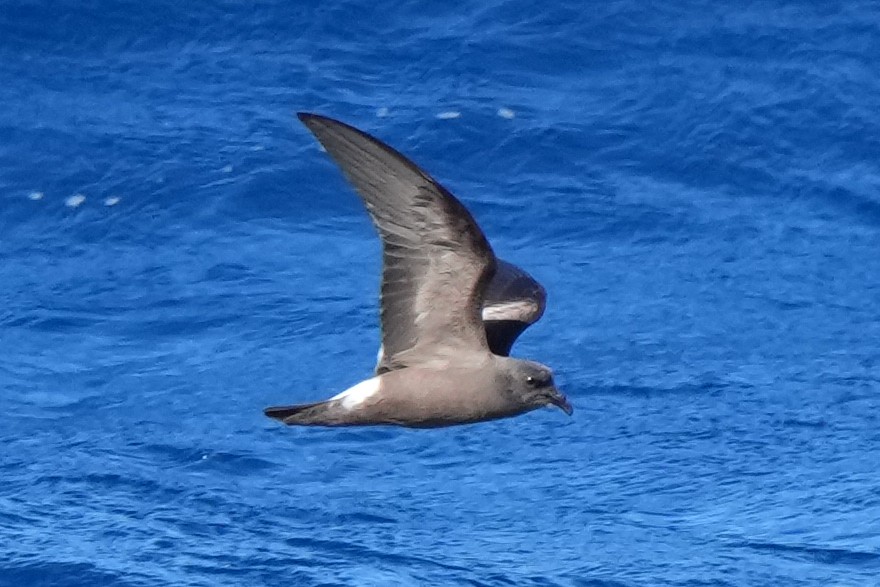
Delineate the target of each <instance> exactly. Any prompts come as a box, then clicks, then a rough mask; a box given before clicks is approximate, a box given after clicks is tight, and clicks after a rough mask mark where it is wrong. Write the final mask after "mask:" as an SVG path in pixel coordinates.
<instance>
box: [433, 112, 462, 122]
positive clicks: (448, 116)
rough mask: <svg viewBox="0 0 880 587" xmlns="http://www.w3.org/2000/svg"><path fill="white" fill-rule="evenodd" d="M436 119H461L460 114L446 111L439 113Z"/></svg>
mask: <svg viewBox="0 0 880 587" xmlns="http://www.w3.org/2000/svg"><path fill="white" fill-rule="evenodd" d="M437 118H439V119H440V120H453V119H455V118H461V112H457V111H455V110H447V111H446V112H441V113H439V114H438V115H437Z"/></svg>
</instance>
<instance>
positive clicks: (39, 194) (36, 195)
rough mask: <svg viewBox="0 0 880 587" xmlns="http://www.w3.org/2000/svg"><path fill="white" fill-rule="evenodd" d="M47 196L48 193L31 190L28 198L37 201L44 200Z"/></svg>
mask: <svg viewBox="0 0 880 587" xmlns="http://www.w3.org/2000/svg"><path fill="white" fill-rule="evenodd" d="M45 196H46V194H44V193H43V192H31V193H29V194H28V199H29V200H33V201H34V202H36V201H37V200H42V199H43V198H44V197H45Z"/></svg>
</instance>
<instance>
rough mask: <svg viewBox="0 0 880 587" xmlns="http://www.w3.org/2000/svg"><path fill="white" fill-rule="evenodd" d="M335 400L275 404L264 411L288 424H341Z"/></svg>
mask: <svg viewBox="0 0 880 587" xmlns="http://www.w3.org/2000/svg"><path fill="white" fill-rule="evenodd" d="M334 404H335V402H332V401H323V402H314V403H311V404H295V405H292V406H273V407H270V408H266V409H265V410H263V413H264V414H266V415H267V416H269V417H270V418H273V419H275V420H278V421H280V422H284V423H285V424H287V425H288V426H339V425H342V424H343V423H342V422H339V421H338V415H337V414H336V413H335V412H336V410H335V409H334V407H335V405H334Z"/></svg>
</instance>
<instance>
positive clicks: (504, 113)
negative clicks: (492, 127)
mask: <svg viewBox="0 0 880 587" xmlns="http://www.w3.org/2000/svg"><path fill="white" fill-rule="evenodd" d="M498 116H500V117H501V118H506V119H507V120H510V119H511V118H513V117H514V116H516V113H515V112H514V111H513V110H511V109H510V108H504V107H501V108H499V109H498Z"/></svg>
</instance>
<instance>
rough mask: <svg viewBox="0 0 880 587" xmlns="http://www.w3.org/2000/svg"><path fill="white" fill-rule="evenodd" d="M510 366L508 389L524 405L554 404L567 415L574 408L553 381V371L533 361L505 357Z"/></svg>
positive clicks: (540, 405) (538, 406)
mask: <svg viewBox="0 0 880 587" xmlns="http://www.w3.org/2000/svg"><path fill="white" fill-rule="evenodd" d="M507 360H508V361H510V363H509V365H510V368H509V369H508V370H507V372H508V376H509V377H510V391H511V392H512V393H513V394H514V395H516V397H517V399H518V400H519V401H520V402H522V403H523V404H524V405H527V406H530V407H533V408H540V407H543V406H556V407H557V408H559V409H560V410H562V411H563V412H565V413H566V414H568V415H569V416H571V414H572V412H573V411H574V408H572V406H571V404H570V403H568V399H567V398H566V397H565V395H563V394H562V393H561V392H560V391H559V390H558V389H556V384H555V383H554V381H553V371H551V370H550V368H549V367H545V366H544V365H542V364H540V363H536V362H534V361H523V360H518V359H507Z"/></svg>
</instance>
